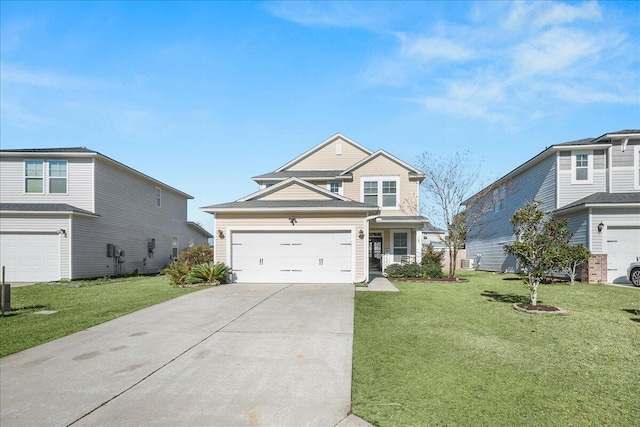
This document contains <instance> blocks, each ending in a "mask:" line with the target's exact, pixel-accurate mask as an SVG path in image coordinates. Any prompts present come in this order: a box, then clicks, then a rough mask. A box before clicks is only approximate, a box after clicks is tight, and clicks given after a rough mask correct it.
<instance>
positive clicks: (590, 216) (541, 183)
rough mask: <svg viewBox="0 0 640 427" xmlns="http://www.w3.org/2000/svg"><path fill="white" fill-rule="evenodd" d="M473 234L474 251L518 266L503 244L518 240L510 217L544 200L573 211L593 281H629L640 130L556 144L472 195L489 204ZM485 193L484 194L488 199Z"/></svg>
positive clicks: (639, 233) (638, 232)
mask: <svg viewBox="0 0 640 427" xmlns="http://www.w3.org/2000/svg"><path fill="white" fill-rule="evenodd" d="M483 198H490V199H491V205H492V207H493V209H491V210H489V211H488V212H486V213H485V214H484V215H483V218H482V220H481V221H480V225H479V226H478V227H476V228H475V229H473V230H471V232H470V233H469V237H468V238H467V254H468V257H469V258H475V259H476V260H478V259H479V260H480V265H479V268H480V269H481V270H488V271H502V272H504V271H515V270H517V265H516V262H515V260H514V259H513V258H512V257H511V256H506V255H505V253H504V251H503V246H504V245H505V244H506V243H510V242H512V241H513V240H514V237H513V228H512V226H511V224H510V223H509V219H510V218H511V217H512V216H513V214H514V212H515V211H516V210H517V209H518V208H520V207H522V206H523V205H524V204H525V203H527V202H529V201H532V200H537V201H539V202H540V207H541V208H542V209H543V210H544V211H548V212H551V213H552V214H553V215H554V216H555V217H557V218H560V219H564V218H566V219H568V222H569V228H570V229H571V230H572V232H573V233H574V237H573V240H572V242H573V243H575V244H578V243H582V244H584V245H585V246H586V247H587V248H589V250H591V253H592V257H591V259H590V260H589V262H588V277H584V278H583V280H585V279H587V280H588V281H589V282H609V283H628V281H627V278H626V277H625V274H626V269H627V267H628V266H629V263H630V262H632V261H635V260H636V258H637V257H640V130H637V129H633V130H622V131H617V132H610V133H606V134H604V135H602V136H600V137H598V138H589V139H581V140H578V141H571V142H566V143H562V144H555V145H552V146H550V147H548V148H546V149H545V150H544V151H542V152H541V153H540V154H538V155H537V156H535V157H534V158H532V159H531V160H529V161H527V162H526V163H524V164H522V165H520V166H518V167H517V168H515V169H514V170H513V171H511V172H509V173H508V174H506V175H505V176H503V177H502V178H500V179H498V180H497V181H496V182H494V183H493V184H491V185H490V186H488V187H487V188H485V189H483V190H482V191H480V192H478V193H477V194H476V195H474V196H472V197H471V198H469V199H468V200H467V201H466V202H465V203H464V204H465V205H466V206H467V208H468V209H470V210H473V209H474V207H475V208H477V206H487V204H486V203H484V201H486V199H483ZM483 200H484V201H483Z"/></svg>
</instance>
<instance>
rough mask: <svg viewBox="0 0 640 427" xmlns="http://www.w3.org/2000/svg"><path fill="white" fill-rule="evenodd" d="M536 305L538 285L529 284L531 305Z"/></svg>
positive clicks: (534, 283)
mask: <svg viewBox="0 0 640 427" xmlns="http://www.w3.org/2000/svg"><path fill="white" fill-rule="evenodd" d="M537 304H538V283H536V282H535V281H534V282H533V283H531V305H537Z"/></svg>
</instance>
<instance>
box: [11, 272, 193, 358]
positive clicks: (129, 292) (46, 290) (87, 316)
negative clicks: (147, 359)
mask: <svg viewBox="0 0 640 427" xmlns="http://www.w3.org/2000/svg"><path fill="white" fill-rule="evenodd" d="M197 289H201V288H187V289H185V288H177V287H173V286H169V284H168V279H167V277H165V276H154V277H150V276H149V277H129V278H121V279H113V280H107V281H104V280H97V281H88V282H70V283H65V284H42V285H33V286H25V287H21V288H12V289H11V308H12V310H11V311H8V312H6V313H5V315H4V317H0V357H2V356H6V355H8V354H11V353H15V352H18V351H21V350H24V349H27V348H30V347H34V346H36V345H39V344H42V343H45V342H47V341H51V340H54V339H56V338H60V337H63V336H65V335H69V334H72V333H74V332H78V331H81V330H83V329H86V328H89V327H91V326H94V325H97V324H99V323H102V322H106V321H107V320H111V319H114V318H116V317H119V316H122V315H125V314H128V313H131V312H134V311H136V310H140V309H142V308H145V307H148V306H151V305H154V304H158V303H160V302H163V301H166V300H169V299H172V298H175V297H178V296H180V295H184V294H188V293H190V292H193V291H195V290H197ZM44 310H55V311H57V313H55V314H50V315H42V314H35V312H37V311H44Z"/></svg>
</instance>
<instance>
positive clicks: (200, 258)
mask: <svg viewBox="0 0 640 427" xmlns="http://www.w3.org/2000/svg"><path fill="white" fill-rule="evenodd" d="M211 261H213V248H212V247H211V246H209V245H207V244H201V245H194V246H192V247H190V248H187V249H185V250H184V251H182V252H180V254H179V255H178V257H177V258H176V259H175V260H174V261H173V262H172V263H171V264H169V265H168V266H166V267H165V268H163V269H162V270H161V271H160V273H162V274H166V275H167V276H169V283H170V284H172V285H178V286H182V285H185V284H187V283H198V282H191V277H190V276H189V272H190V271H191V269H192V268H193V267H195V266H196V265H200V264H206V263H209V262H211Z"/></svg>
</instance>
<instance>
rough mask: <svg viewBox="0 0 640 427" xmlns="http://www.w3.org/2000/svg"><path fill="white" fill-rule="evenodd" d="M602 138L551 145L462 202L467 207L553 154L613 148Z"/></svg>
mask: <svg viewBox="0 0 640 427" xmlns="http://www.w3.org/2000/svg"><path fill="white" fill-rule="evenodd" d="M605 135H608V134H605ZM600 138H602V137H600ZM600 138H582V139H578V140H575V141H568V142H562V143H559V144H554V145H551V146H549V147H546V148H545V149H544V150H542V151H541V152H539V153H538V154H536V155H535V156H533V157H532V158H531V159H529V160H527V161H526V162H524V163H523V164H521V165H520V166H518V167H516V168H515V169H512V170H511V171H510V172H507V173H506V174H505V175H503V176H501V177H500V178H498V179H497V180H495V181H494V182H493V183H491V184H489V185H488V186H486V187H484V188H483V189H482V190H480V191H478V192H477V193H475V194H474V195H473V196H471V197H469V198H468V199H467V200H465V201H464V202H462V204H463V205H467V204H468V203H469V202H471V201H472V200H474V199H475V198H477V197H478V196H480V195H484V194H487V192H488V191H489V190H490V189H492V188H495V187H497V186H498V185H500V184H502V183H504V182H506V181H508V180H510V179H511V178H513V177H515V176H517V175H520V174H521V173H523V172H524V171H526V170H528V169H530V168H532V167H534V166H535V165H537V164H538V163H540V162H542V161H543V160H545V159H547V158H548V157H549V156H551V155H552V154H554V153H556V152H557V151H564V150H566V149H567V148H568V147H580V148H600V149H604V148H608V147H610V146H611V144H607V143H605V142H603V141H602V140H600Z"/></svg>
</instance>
